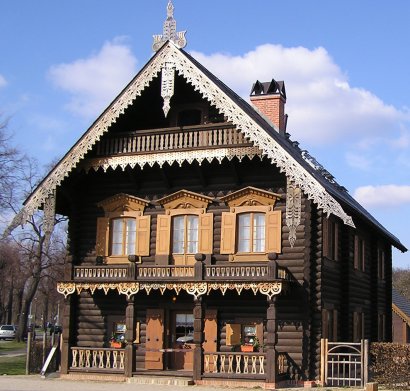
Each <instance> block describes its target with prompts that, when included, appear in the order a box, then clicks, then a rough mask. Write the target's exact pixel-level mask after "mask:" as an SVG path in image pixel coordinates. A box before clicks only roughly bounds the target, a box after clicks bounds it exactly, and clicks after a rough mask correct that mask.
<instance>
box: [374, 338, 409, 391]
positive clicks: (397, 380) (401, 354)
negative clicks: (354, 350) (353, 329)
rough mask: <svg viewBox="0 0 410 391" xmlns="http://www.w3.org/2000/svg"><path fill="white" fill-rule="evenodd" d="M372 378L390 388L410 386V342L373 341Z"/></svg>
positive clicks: (407, 387) (406, 387)
mask: <svg viewBox="0 0 410 391" xmlns="http://www.w3.org/2000/svg"><path fill="white" fill-rule="evenodd" d="M369 370H370V373H369V375H370V379H371V381H375V382H378V383H379V384H381V385H383V386H386V387H388V388H396V389H397V388H401V389H409V388H410V344H404V345H403V344H398V343H387V342H373V343H371V345H370V368H369Z"/></svg>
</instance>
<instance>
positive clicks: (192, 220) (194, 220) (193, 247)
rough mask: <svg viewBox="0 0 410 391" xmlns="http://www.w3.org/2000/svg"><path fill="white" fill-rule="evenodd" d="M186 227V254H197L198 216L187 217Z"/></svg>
mask: <svg viewBox="0 0 410 391" xmlns="http://www.w3.org/2000/svg"><path fill="white" fill-rule="evenodd" d="M187 225H188V231H187V233H188V238H187V241H188V243H187V244H188V248H187V253H188V254H195V253H197V252H198V216H187Z"/></svg>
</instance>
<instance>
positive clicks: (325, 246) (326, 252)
mask: <svg viewBox="0 0 410 391" xmlns="http://www.w3.org/2000/svg"><path fill="white" fill-rule="evenodd" d="M322 235H323V256H324V257H327V258H329V255H330V254H329V219H328V218H323V233H322Z"/></svg>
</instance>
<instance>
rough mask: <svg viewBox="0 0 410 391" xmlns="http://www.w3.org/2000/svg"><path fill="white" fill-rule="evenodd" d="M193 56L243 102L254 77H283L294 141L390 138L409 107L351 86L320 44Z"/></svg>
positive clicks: (408, 116) (315, 142)
mask: <svg viewBox="0 0 410 391" xmlns="http://www.w3.org/2000/svg"><path fill="white" fill-rule="evenodd" d="M192 55H193V56H194V57H195V58H196V59H198V61H199V62H201V63H202V64H203V65H205V66H206V67H207V68H208V69H209V70H210V71H211V72H213V73H215V74H216V75H217V76H218V77H219V78H220V79H221V80H223V81H224V82H226V84H227V85H228V86H229V87H231V88H232V89H233V90H234V91H236V92H238V93H239V94H240V95H241V96H242V97H243V98H244V99H247V100H248V99H249V93H250V89H251V87H252V84H253V83H254V82H255V81H256V80H259V81H269V80H271V79H272V78H275V79H276V80H284V81H285V85H286V92H287V99H288V101H287V105H286V112H287V113H288V114H289V121H288V131H289V132H290V133H291V135H292V138H293V139H296V140H298V141H301V142H302V143H305V144H308V145H321V144H326V143H334V142H336V141H340V142H347V143H348V144H353V143H355V142H358V141H360V140H363V139H365V138H374V137H377V136H381V137H392V134H393V132H394V131H398V130H399V127H400V123H401V122H404V123H406V122H410V114H409V112H408V111H400V110H398V109H396V108H395V107H393V106H390V105H387V104H385V103H384V102H383V101H382V100H381V99H379V98H378V97H377V96H375V95H374V94H372V93H371V92H369V91H366V90H364V89H361V88H355V87H352V86H350V85H349V82H348V78H347V76H346V75H345V74H344V73H343V72H342V70H341V69H340V67H339V66H338V65H337V64H336V63H335V62H334V61H333V59H332V58H331V57H330V55H329V53H328V52H327V51H326V50H325V49H324V48H317V49H314V50H309V49H306V48H303V47H295V48H285V47H283V46H281V45H271V44H266V45H262V46H258V47H257V48H256V49H255V50H253V51H250V52H248V53H246V54H244V55H242V56H231V55H229V54H220V53H217V54H213V55H209V56H208V55H205V54H202V53H199V52H193V53H192Z"/></svg>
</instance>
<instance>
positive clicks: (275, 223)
mask: <svg viewBox="0 0 410 391" xmlns="http://www.w3.org/2000/svg"><path fill="white" fill-rule="evenodd" d="M265 240H266V252H267V253H280V252H282V212H281V211H280V210H275V211H273V212H268V213H266V239H265Z"/></svg>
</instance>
